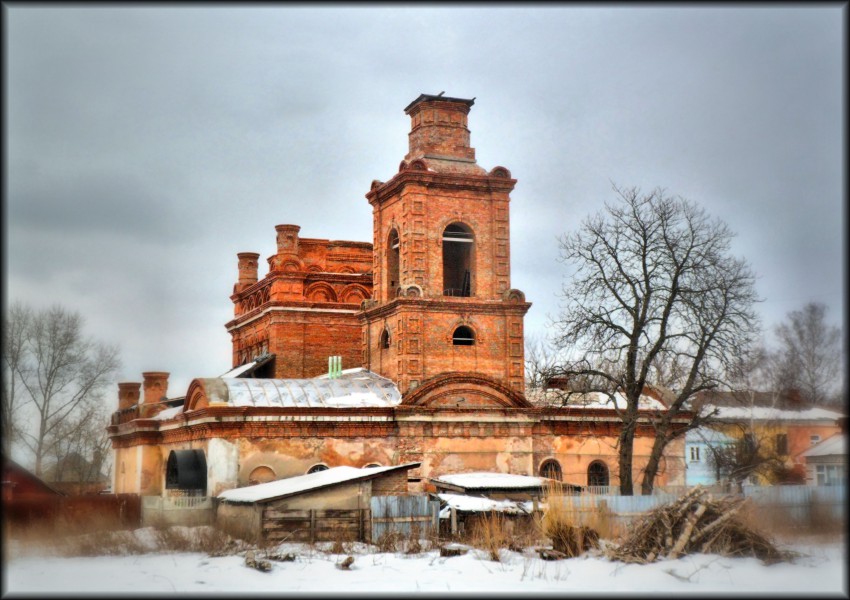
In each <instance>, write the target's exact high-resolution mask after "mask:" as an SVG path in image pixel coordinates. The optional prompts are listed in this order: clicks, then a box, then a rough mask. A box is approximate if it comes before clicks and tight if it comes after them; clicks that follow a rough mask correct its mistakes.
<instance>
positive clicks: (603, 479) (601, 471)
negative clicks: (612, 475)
mask: <svg viewBox="0 0 850 600" xmlns="http://www.w3.org/2000/svg"><path fill="white" fill-rule="evenodd" d="M608 481H609V480H608V466H607V465H606V464H605V463H604V462H602V461H601V460H595V461H593V462H592V463H590V465H589V466H588V467H587V485H589V486H592V487H607V486H608V485H609V483H608Z"/></svg>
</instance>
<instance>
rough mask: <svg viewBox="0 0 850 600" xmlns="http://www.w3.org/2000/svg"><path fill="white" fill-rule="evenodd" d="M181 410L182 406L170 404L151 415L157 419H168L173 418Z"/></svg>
mask: <svg viewBox="0 0 850 600" xmlns="http://www.w3.org/2000/svg"><path fill="white" fill-rule="evenodd" d="M182 412H183V407H182V406H172V407H171V408H166V409H164V410H161V411H159V412H158V413H157V414H156V415H154V416H153V418H154V419H157V420H158V421H167V420H168V419H173V418H174V417H176V416H177V415H179V414H180V413H182Z"/></svg>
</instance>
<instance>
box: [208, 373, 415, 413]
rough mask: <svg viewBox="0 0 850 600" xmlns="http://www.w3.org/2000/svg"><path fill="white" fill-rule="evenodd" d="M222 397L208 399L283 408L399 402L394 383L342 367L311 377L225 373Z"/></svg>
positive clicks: (242, 404) (339, 406) (352, 405)
mask: <svg viewBox="0 0 850 600" xmlns="http://www.w3.org/2000/svg"><path fill="white" fill-rule="evenodd" d="M221 382H222V383H223V384H224V387H225V388H226V389H227V395H226V398H216V397H213V396H216V394H215V393H211V397H210V400H211V401H213V402H215V401H218V402H226V403H227V404H228V405H230V406H262V407H286V408H356V407H391V406H397V405H398V404H401V393H400V392H399V391H398V388H397V387H396V386H395V384H394V383H393V382H392V381H390V380H389V379H386V378H384V377H381V376H380V375H378V374H376V373H373V372H371V371H368V370H366V369H362V368H356V369H346V370H345V371H342V374H341V376H340V377H338V378H335V379H330V378H328V376H327V375H322V376H320V377H313V378H312V379H248V378H236V377H225V378H221Z"/></svg>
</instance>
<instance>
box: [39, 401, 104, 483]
mask: <svg viewBox="0 0 850 600" xmlns="http://www.w3.org/2000/svg"><path fill="white" fill-rule="evenodd" d="M107 425H109V415H108V413H107V411H106V407H105V406H104V405H103V403H102V402H98V401H91V402H86V403H85V405H84V406H80V407H79V409H78V410H77V411H76V413H75V414H74V415H73V417H72V418H70V419H67V420H66V421H65V422H64V423H62V424H61V425H60V426H59V427H58V429H57V433H56V435H55V438H56V440H57V442H56V444H54V445H53V446H51V451H50V457H49V458H50V459H52V465H51V466H50V467H48V468H47V469H46V477H45V479H46V480H47V481H51V482H58V483H62V482H73V483H75V484H77V485H78V486H79V487H78V488H77V493H82V491H83V490H85V489H87V488H86V484H93V483H98V482H100V481H101V479H102V477H103V475H104V473H105V472H106V471H108V469H109V466H110V460H109V459H110V456H111V455H110V452H109V448H110V441H109V435H108V434H107V430H106V427H107Z"/></svg>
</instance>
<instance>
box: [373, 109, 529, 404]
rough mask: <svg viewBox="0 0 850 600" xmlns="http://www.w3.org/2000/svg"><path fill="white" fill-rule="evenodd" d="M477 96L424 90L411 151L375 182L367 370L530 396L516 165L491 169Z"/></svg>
mask: <svg viewBox="0 0 850 600" xmlns="http://www.w3.org/2000/svg"><path fill="white" fill-rule="evenodd" d="M473 103H474V100H466V99H462V98H449V97H444V96H442V95H439V96H432V95H427V94H422V95H421V96H419V97H418V98H417V99H416V100H414V101H413V102H411V103H410V104H409V105H408V106H407V108H405V109H404V110H405V113H406V114H408V115H409V116H410V118H411V131H410V134H409V144H410V148H409V152H408V153H407V155H406V156H405V157H404V160H403V161H402V162H401V164H400V166H399V171H398V173H397V174H396V175H395V176H394V177H393V178H392V179H391V180H389V181H387V182H380V181H374V182H372V189H371V191H370V192H369V193H368V194H366V198H367V199H368V200H369V203H370V204H371V205H372V212H373V228H374V232H373V240H374V241H373V256H374V264H373V294H372V299H371V300H368V301H367V302H365V303H364V308H365V310H364V311H363V312H362V313H360V320H361V323H362V324H363V339H362V348H363V366H364V367H366V368H368V369H370V370H372V371H375V372H376V373H379V374H381V375H383V376H385V377H388V378H390V379H392V380H393V381H395V382H396V383H397V384H398V386H399V388H400V390H401V392H402V394H408V392H410V393H412V392H413V391H414V390H416V389H417V388H419V387H420V386H422V385H424V384H425V383H426V382H433V381H435V378H436V379H439V378H440V376H441V375H443V376H445V375H446V374H455V376H457V374H463V373H467V374H470V375H472V374H475V375H477V376H485V377H486V378H488V379H490V380H494V382H498V384H500V386H504V387H505V388H507V389H510V390H511V391H512V392H513V393H514V394H518V395H519V396H522V394H523V386H524V370H523V358H524V357H523V354H524V348H523V317H524V315H525V313H526V312H527V311H528V309H529V307H530V306H531V304H529V303H527V302H526V301H525V297H524V294H523V293H522V292H520V291H519V290H515V289H512V288H511V285H510V220H509V203H510V192H511V190H513V188H514V185H515V184H516V180H515V179H512V178H511V175H510V172H509V171H508V170H507V169H505V168H504V167H495V168H493V169H492V170H490V171H489V172H487V171H485V170H484V169H483V168H482V167H480V166H479V165H478V164H477V163H476V161H475V149H474V148H472V147H471V146H470V138H469V129H468V128H467V115H468V114H469V110H470V108H471V107H472V105H473Z"/></svg>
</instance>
